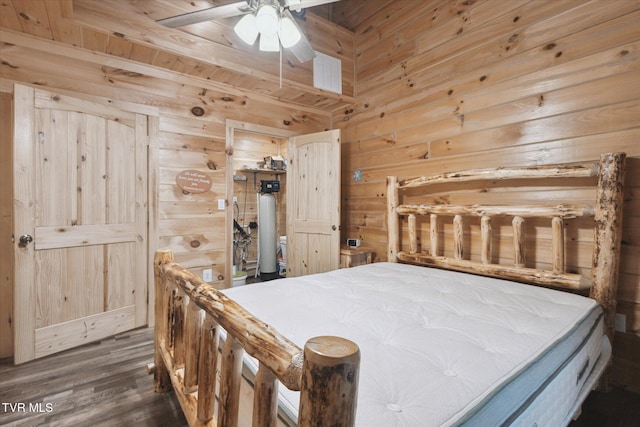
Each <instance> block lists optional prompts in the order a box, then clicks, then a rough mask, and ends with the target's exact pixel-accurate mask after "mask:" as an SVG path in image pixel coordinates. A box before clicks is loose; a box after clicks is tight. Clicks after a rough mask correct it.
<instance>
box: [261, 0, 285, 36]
mask: <svg viewBox="0 0 640 427" xmlns="http://www.w3.org/2000/svg"><path fill="white" fill-rule="evenodd" d="M278 18H279V17H278V10H277V9H276V8H275V6H272V5H270V4H263V5H262V6H260V7H259V8H258V13H257V14H256V27H257V28H258V31H259V32H260V34H261V35H262V36H265V35H266V36H272V35H274V34H277V33H278V28H279V27H280V26H279V19H278ZM261 39H262V37H261Z"/></svg>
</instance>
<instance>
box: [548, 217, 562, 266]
mask: <svg viewBox="0 0 640 427" xmlns="http://www.w3.org/2000/svg"><path fill="white" fill-rule="evenodd" d="M551 268H552V269H553V272H554V273H563V272H564V221H563V220H562V218H558V217H555V218H553V219H552V220H551Z"/></svg>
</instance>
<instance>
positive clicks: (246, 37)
mask: <svg viewBox="0 0 640 427" xmlns="http://www.w3.org/2000/svg"><path fill="white" fill-rule="evenodd" d="M233 30H234V31H235V33H236V34H237V35H238V37H240V40H242V41H243V42H245V43H246V44H250V45H252V44H254V43H255V42H256V39H257V38H258V27H257V25H256V16H255V15H254V14H253V13H249V14H248V15H244V16H243V17H242V19H240V20H239V21H238V23H237V24H236V25H235V27H233Z"/></svg>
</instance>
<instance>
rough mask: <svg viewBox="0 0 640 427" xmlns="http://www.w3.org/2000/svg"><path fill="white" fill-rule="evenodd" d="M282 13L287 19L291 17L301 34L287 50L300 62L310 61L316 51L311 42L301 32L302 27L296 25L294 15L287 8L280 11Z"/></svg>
mask: <svg viewBox="0 0 640 427" xmlns="http://www.w3.org/2000/svg"><path fill="white" fill-rule="evenodd" d="M282 14H283V15H285V16H286V17H288V18H289V19H291V21H292V22H293V24H294V25H295V26H296V27H297V28H298V31H299V32H300V35H302V38H301V39H300V41H299V42H298V43H296V44H294V45H293V46H291V47H290V48H289V50H290V51H291V53H293V54H294V55H295V57H296V58H297V59H298V61H300V62H307V61H311V60H312V59H313V58H315V57H316V52H315V51H314V50H313V47H312V46H311V43H309V40H308V39H307V37H306V36H305V35H304V33H303V32H302V29H301V28H300V26H299V25H298V23H297V22H296V20H295V19H294V17H293V16H292V15H291V12H290V11H289V10H288V9H285V10H284V11H283V12H282Z"/></svg>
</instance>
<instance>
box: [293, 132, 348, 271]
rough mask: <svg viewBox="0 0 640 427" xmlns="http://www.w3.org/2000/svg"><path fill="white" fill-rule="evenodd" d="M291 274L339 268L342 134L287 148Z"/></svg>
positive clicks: (300, 139)
mask: <svg viewBox="0 0 640 427" xmlns="http://www.w3.org/2000/svg"><path fill="white" fill-rule="evenodd" d="M287 157H288V164H287V276H302V275H306V274H313V273H321V272H325V271H330V270H335V269H337V268H338V267H339V266H340V130H332V131H327V132H320V133H314V134H310V135H302V136H296V137H292V138H290V139H289V143H288V145H287Z"/></svg>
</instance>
